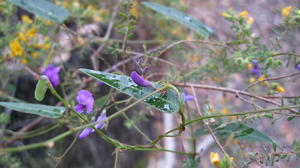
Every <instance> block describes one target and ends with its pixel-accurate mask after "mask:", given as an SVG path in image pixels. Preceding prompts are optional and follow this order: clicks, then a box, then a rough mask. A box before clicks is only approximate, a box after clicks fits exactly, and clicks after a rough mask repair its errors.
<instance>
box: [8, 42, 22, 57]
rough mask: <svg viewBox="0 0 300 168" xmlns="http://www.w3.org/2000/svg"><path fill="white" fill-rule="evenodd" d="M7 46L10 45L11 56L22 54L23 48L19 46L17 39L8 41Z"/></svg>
mask: <svg viewBox="0 0 300 168" xmlns="http://www.w3.org/2000/svg"><path fill="white" fill-rule="evenodd" d="M9 47H10V50H11V55H12V56H13V57H17V56H22V55H23V53H24V49H23V47H22V46H21V44H20V42H19V40H18V39H15V40H13V41H11V42H10V43H9Z"/></svg>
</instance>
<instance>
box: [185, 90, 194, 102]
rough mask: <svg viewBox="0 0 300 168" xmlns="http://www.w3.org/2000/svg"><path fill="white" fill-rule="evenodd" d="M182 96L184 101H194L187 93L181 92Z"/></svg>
mask: <svg viewBox="0 0 300 168" xmlns="http://www.w3.org/2000/svg"><path fill="white" fill-rule="evenodd" d="M182 94H183V98H184V101H191V100H194V98H195V97H194V96H193V95H190V94H188V93H187V92H183V93H182Z"/></svg>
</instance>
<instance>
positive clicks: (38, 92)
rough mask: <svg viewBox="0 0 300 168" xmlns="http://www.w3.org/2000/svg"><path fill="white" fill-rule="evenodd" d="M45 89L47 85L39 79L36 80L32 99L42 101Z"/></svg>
mask: <svg viewBox="0 0 300 168" xmlns="http://www.w3.org/2000/svg"><path fill="white" fill-rule="evenodd" d="M47 89H48V87H47V85H46V84H45V83H44V82H43V81H41V79H40V80H38V83H37V84H36V86H35V91H34V98H35V99H36V100H38V101H42V100H43V99H44V97H45V94H46V92H47Z"/></svg>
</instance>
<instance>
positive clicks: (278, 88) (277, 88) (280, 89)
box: [275, 85, 285, 93]
mask: <svg viewBox="0 0 300 168" xmlns="http://www.w3.org/2000/svg"><path fill="white" fill-rule="evenodd" d="M275 90H276V91H277V92H279V93H282V92H285V89H284V88H283V87H282V86H280V85H278V86H276V88H275Z"/></svg>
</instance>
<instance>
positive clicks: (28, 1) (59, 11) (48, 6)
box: [8, 0, 69, 24]
mask: <svg viewBox="0 0 300 168" xmlns="http://www.w3.org/2000/svg"><path fill="white" fill-rule="evenodd" d="M8 1H10V2H12V3H14V4H15V5H17V6H19V7H20V8H23V9H25V10H27V11H28V12H31V13H33V14H35V15H37V16H40V17H42V18H45V19H49V20H51V21H53V22H55V23H58V24H59V23H62V22H63V21H64V20H65V19H66V18H67V17H68V16H69V12H68V11H67V10H65V9H64V8H61V7H58V6H56V5H54V4H52V3H50V2H49V1H47V0H8Z"/></svg>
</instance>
